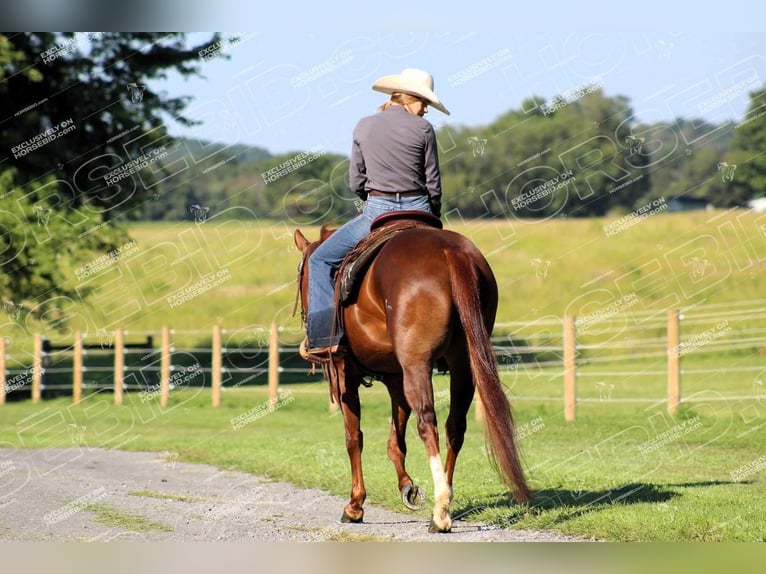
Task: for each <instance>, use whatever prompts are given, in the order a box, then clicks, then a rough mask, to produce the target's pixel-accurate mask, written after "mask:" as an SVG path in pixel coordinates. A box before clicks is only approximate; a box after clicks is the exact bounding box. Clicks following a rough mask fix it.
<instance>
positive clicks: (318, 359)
mask: <svg viewBox="0 0 766 574" xmlns="http://www.w3.org/2000/svg"><path fill="white" fill-rule="evenodd" d="M308 341H309V339H308V337H306V338H305V339H303V341H301V344H300V347H298V354H299V355H300V356H301V358H302V359H303V360H304V361H309V362H311V363H321V364H324V363H329V362H330V361H331V360H332V357H333V355H341V356H342V355H345V354H346V353H347V352H348V350H347V349H346V347H344V346H343V345H330V346H329V347H313V348H311V349H309V343H308Z"/></svg>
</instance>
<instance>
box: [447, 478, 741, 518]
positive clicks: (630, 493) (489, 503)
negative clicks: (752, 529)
mask: <svg viewBox="0 0 766 574" xmlns="http://www.w3.org/2000/svg"><path fill="white" fill-rule="evenodd" d="M725 484H732V483H731V482H727V481H708V482H689V483H676V484H647V483H628V484H624V485H622V486H619V487H616V488H610V489H606V490H575V489H566V488H543V489H539V490H535V491H534V492H533V497H532V500H531V501H530V502H529V504H526V505H518V504H516V503H515V502H513V501H512V500H511V499H510V498H509V496H508V495H507V494H505V493H503V494H497V495H493V496H487V497H485V498H484V499H481V500H478V501H476V500H474V501H472V502H471V503H468V504H465V505H463V506H459V507H455V508H454V511H453V513H452V516H453V518H455V519H463V520H472V519H474V518H478V515H479V514H480V513H482V512H484V511H485V510H493V511H494V512H493V513H496V512H498V511H499V512H500V513H501V515H502V516H496V517H495V518H496V519H499V521H500V522H503V523H507V524H514V523H516V522H518V521H519V520H520V519H521V518H522V517H526V516H528V515H529V514H532V515H536V516H545V515H548V516H547V519H546V522H547V523H548V524H549V525H550V524H556V523H559V522H565V521H567V520H571V519H573V518H577V517H578V516H582V515H584V514H587V513H589V512H598V511H599V510H603V509H605V508H609V507H612V506H614V505H617V504H624V505H628V504H644V503H667V502H668V501H669V500H672V499H673V498H675V497H677V496H679V495H680V493H679V492H675V491H674V490H672V488H679V487H692V488H701V487H709V486H719V485H725Z"/></svg>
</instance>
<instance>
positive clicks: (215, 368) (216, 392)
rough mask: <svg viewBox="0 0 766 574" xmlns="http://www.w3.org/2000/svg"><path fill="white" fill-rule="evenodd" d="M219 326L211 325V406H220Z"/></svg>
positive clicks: (220, 350) (221, 350) (220, 349)
mask: <svg viewBox="0 0 766 574" xmlns="http://www.w3.org/2000/svg"><path fill="white" fill-rule="evenodd" d="M222 352H223V349H222V348H221V326H220V325H213V351H212V357H211V365H210V367H211V373H212V375H213V383H212V385H213V406H214V407H219V406H221V363H222V361H221V354H222Z"/></svg>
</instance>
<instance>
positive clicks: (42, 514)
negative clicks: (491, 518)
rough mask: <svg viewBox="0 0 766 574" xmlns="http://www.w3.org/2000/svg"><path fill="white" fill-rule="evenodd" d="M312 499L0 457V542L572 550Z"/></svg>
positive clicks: (245, 484) (48, 457) (29, 456)
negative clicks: (496, 544)
mask: <svg viewBox="0 0 766 574" xmlns="http://www.w3.org/2000/svg"><path fill="white" fill-rule="evenodd" d="M346 502H347V501H346V500H345V499H343V498H341V497H338V496H334V495H330V494H328V493H326V492H324V491H320V490H315V489H304V488H297V487H295V486H293V485H290V484H286V483H280V482H271V481H267V480H265V479H261V478H258V477H256V476H253V475H250V474H247V473H243V472H235V471H222V470H219V469H217V468H215V467H212V466H208V465H203V464H189V463H184V462H179V461H177V460H174V459H173V456H172V455H169V453H147V452H127V451H119V450H104V449H84V448H72V449H44V450H43V449H40V450H22V451H19V450H11V449H0V541H11V540H13V541H16V540H18V541H22V540H23V541H108V540H126V541H153V542H162V541H176V542H183V541H198V540H204V541H248V540H252V541H260V542H271V541H325V540H348V541H355V540H359V541H364V540H370V541H372V540H380V541H385V540H395V541H435V542H446V541H449V542H458V541H466V542H479V541H519V542H531V541H542V542H555V541H576V540H578V539H577V538H575V537H570V536H564V535H560V534H556V533H552V532H536V531H529V530H505V529H502V528H497V527H492V526H488V525H485V524H479V523H476V522H463V521H460V520H457V521H455V522H454V523H453V531H452V533H451V534H446V535H439V534H429V533H428V532H427V530H426V528H427V523H426V521H425V520H424V519H423V517H421V516H416V515H412V514H406V513H403V512H401V513H400V512H391V511H388V510H384V509H381V508H375V507H373V506H369V505H368V506H366V507H365V517H364V518H365V523H364V524H341V523H340V522H339V517H340V514H341V512H342V510H343V506H344V505H345V504H346Z"/></svg>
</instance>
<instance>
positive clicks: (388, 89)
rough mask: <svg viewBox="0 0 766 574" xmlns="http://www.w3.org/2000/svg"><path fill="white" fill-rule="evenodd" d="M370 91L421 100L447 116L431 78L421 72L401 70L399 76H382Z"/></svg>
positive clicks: (447, 112) (413, 69) (409, 69)
mask: <svg viewBox="0 0 766 574" xmlns="http://www.w3.org/2000/svg"><path fill="white" fill-rule="evenodd" d="M372 89H373V90H375V91H376V92H383V93H384V94H393V93H394V92H403V93H405V94H411V95H413V96H417V97H419V98H423V99H424V100H426V101H427V102H428V105H430V106H431V107H434V108H436V109H437V110H439V111H440V112H443V113H445V114H447V115H449V111H448V110H447V108H445V107H444V106H443V105H442V103H441V102H440V101H439V98H437V97H436V94H435V93H434V78H433V76H432V75H431V74H429V73H428V72H424V71H423V70H417V69H415V68H407V69H405V70H402V73H401V74H392V75H390V76H383V77H382V78H378V79H377V80H376V81H375V83H374V84H373V85H372Z"/></svg>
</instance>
